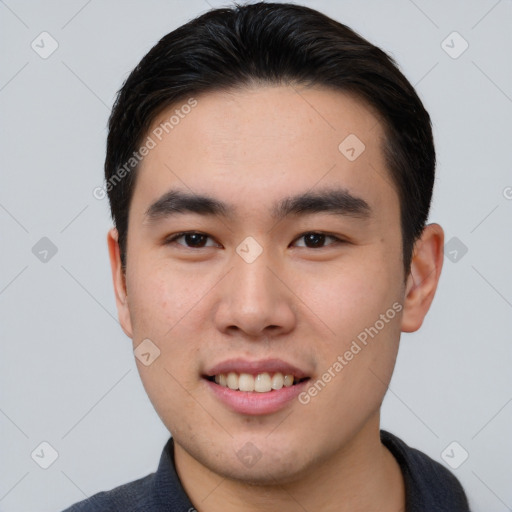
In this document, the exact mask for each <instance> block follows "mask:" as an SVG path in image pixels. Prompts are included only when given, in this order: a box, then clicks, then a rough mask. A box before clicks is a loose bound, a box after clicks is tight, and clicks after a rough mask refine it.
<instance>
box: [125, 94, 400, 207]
mask: <svg viewBox="0 0 512 512" xmlns="http://www.w3.org/2000/svg"><path fill="white" fill-rule="evenodd" d="M190 105H194V106H193V107H190ZM147 136H148V137H151V139H152V140H153V142H154V147H153V148H152V149H151V150H150V151H149V154H147V156H145V158H144V160H143V161H142V163H141V165H140V167H139V169H138V171H137V173H138V176H137V180H136V186H135V191H134V195H133V206H134V208H139V209H141V208H143V206H144V205H147V204H149V203H150V202H153V201H154V200H155V199H156V198H157V197H159V196H160V195H161V194H162V193H164V192H165V191H167V190H169V189H171V188H176V185H178V186H179V187H180V188H182V189H184V190H187V191H188V192H190V193H197V194H201V193H203V194H204V193H208V195H210V196H212V195H213V196H215V197H219V199H222V200H224V202H229V203H238V204H239V206H240V207H242V208H245V209H247V210H249V209H251V208H252V209H253V210H254V209H256V210H257V209H258V205H261V204H262V202H275V200H276V199H277V198H278V197H279V196H281V197H282V195H283V192H284V191H286V192H287V195H289V194H290V193H299V192H304V191H305V190H311V189H314V187H316V186H321V187H322V188H325V187H328V186H329V185H333V186H334V185H336V186H337V187H340V186H341V187H344V188H346V189H348V190H351V191H353V192H354V193H355V194H356V195H358V196H364V195H366V197H368V198H369V200H370V201H373V202H375V203H379V202H382V201H383V200H386V199H387V200H389V199H391V200H394V201H396V200H397V196H396V193H395V190H394V186H393V184H392V181H391V179H390V177H389V173H388V171H387V170H386V167H385V161H384V158H383V154H382V148H381V146H382V140H383V137H384V132H383V127H382V124H381V122H380V121H379V119H378V117H377V115H375V113H374V112H373V110H372V109H371V108H370V107H368V106H367V105H366V104H365V103H364V102H362V101H361V100H359V99H357V98H355V97H354V96H352V95H349V94H346V93H342V92H339V91H334V90H330V89H320V88H304V87H298V86H264V87H263V86H259V87H250V88H244V89H236V90H230V91H215V92H208V93H204V94H201V95H198V96H195V97H194V98H193V99H191V98H185V99H184V100H182V102H178V103H176V104H174V105H173V106H171V107H169V108H168V109H166V110H165V111H163V112H162V113H160V115H159V116H158V117H157V118H156V119H155V120H154V122H153V124H152V126H151V128H150V130H149V131H148V134H147ZM260 210H261V208H260Z"/></svg>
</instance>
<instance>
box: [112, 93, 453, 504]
mask: <svg viewBox="0 0 512 512" xmlns="http://www.w3.org/2000/svg"><path fill="white" fill-rule="evenodd" d="M196 99H197V101H198V104H197V106H196V107H195V108H194V109H193V111H192V112H191V113H190V114H188V115H187V116H186V117H185V118H184V119H182V120H181V121H180V123H179V125H178V126H176V127H175V128H174V129H173V130H172V132H170V133H169V135H168V136H166V137H165V138H164V139H163V140H162V141H161V142H159V144H158V145H157V146H156V147H155V148H154V149H152V150H151V151H150V153H149V154H148V155H147V156H146V157H145V159H144V161H143V162H142V165H141V167H140V169H139V170H138V176H137V181H136V185H135V189H134V194H133V199H132V203H131V206H130V212H129V228H128V249H127V267H126V273H125V274H124V273H123V271H122V268H121V264H120V257H119V247H118V244H117V231H116V230H115V228H113V229H112V230H111V231H110V232H109V234H108V237H107V239H108V246H109V252H110V260H111V267H112V275H113V282H114V288H115V293H116V302H117V308H118V314H119V320H120V323H121V326H122V328H123V330H124V331H125V333H126V334H127V336H129V337H130V338H132V340H133V346H134V347H137V346H138V345H139V343H141V341H142V340H144V339H146V338H149V339H150V340H151V341H152V342H153V343H154V344H155V345H157V346H158V347H159V349H160V351H161V353H160V356H159V357H158V358H157V359H156V360H155V361H154V362H153V363H152V364H151V365H149V366H144V365H142V364H141V363H140V362H139V361H137V364H138V368H139V372H140V375H141V379H142V382H143V384H144V387H145V389H146V391H147V393H148V395H149V398H150V399H151V401H152V403H153V405H154V407H155V409H156V411H157V412H158V414H159V416H160V417H161V419H162V421H163V422H164V424H165V425H166V427H167V428H168V429H169V431H170V432H171V433H172V435H173V437H174V442H175V464H176V467H177V471H178V474H179V477H180V479H181V482H182V484H183V486H184V488H185V490H186V492H187V494H188V495H189V496H190V498H191V500H192V502H193V503H194V505H195V507H196V508H197V510H199V511H201V512H202V511H205V512H215V511H220V510H222V511H223V512H230V511H239V510H246V511H259V510H265V511H280V512H287V511H292V510H293V511H296V510H316V511H323V512H327V511H334V510H336V511H349V510H350V511H352V512H353V511H368V510H381V511H390V512H391V511H393V512H398V511H400V510H404V509H405V494H404V484H403V478H402V475H401V472H400V469H399V466H398V464H397V462H396V461H395V459H394V457H393V456H392V455H391V453H390V452H389V451H388V450H387V449H386V448H385V447H384V446H383V445H382V444H381V443H380V438H379V419H380V415H379V410H380V406H381V403H382V400H383V397H384V394H385V392H386V389H387V385H388V383H389V381H390V379H391V375H392V371H393V368H394V364H395V359H396V355H397V351H398V346H399V340H400V333H401V332H412V331H415V330H417V329H418V328H419V327H420V326H421V324H422V322H423V319H424V317H425V315H426V313H427V311H428V309H429V307H430V304H431V302H432V299H433V297H434V293H435V290H436V287H437V283H438V280H439V276H440V272H441V268H442V261H443V255H442V248H443V237H444V234H443V230H442V228H441V227H440V226H439V225H437V224H430V225H429V226H427V227H426V228H425V230H424V232H423V235H422V237H421V239H419V240H418V242H417V243H416V246H415V251H414V255H413V260H412V265H411V272H410V274H409V275H408V276H405V275H404V268H403V261H402V244H401V231H400V214H399V199H398V195H397V192H396V190H395V187H394V186H393V184H392V180H391V178H390V175H389V173H388V171H387V169H386V166H385V162H384V157H383V153H382V150H381V141H382V139H383V128H382V125H381V123H380V122H379V120H378V118H377V116H376V115H375V114H374V113H373V111H372V110H371V109H370V108H369V107H367V106H365V104H364V103H362V102H360V101H359V100H357V99H355V98H354V97H351V96H350V95H347V94H343V93H340V92H339V91H331V90H326V89H320V88H309V89H304V88H298V87H291V86H257V87H256V86H255V87H252V88H245V89H238V90H235V91H230V92H226V91H224V92H215V93H206V94H203V95H200V96H197V97H196ZM175 108H176V106H173V107H172V108H170V109H169V110H168V111H166V112H164V113H163V114H162V115H161V116H159V117H158V118H157V119H156V120H155V122H154V124H153V128H154V127H156V126H158V124H159V123H160V122H161V121H163V120H165V119H167V118H168V117H169V115H170V114H172V112H173V111H174V109H175ZM351 133H352V134H356V135H357V137H358V138H359V139H360V140H361V141H363V142H364V144H365V146H366V147H365V150H364V151H363V153H362V154H361V155H360V156H359V157H358V158H357V159H356V160H355V161H353V162H351V161H349V160H348V159H347V158H346V157H345V156H344V155H343V154H342V153H341V152H340V151H339V150H338V145H339V144H340V142H341V141H343V140H344V139H345V137H347V135H349V134H351ZM340 186H341V187H343V188H344V189H346V190H348V191H350V193H351V194H353V195H355V196H357V197H360V198H363V199H364V200H365V201H366V202H367V203H368V204H369V206H370V207H371V211H372V213H371V216H370V217H369V218H367V219H361V218H355V217H351V216H339V215H338V216H336V215H332V214H326V213H315V214H310V215H307V216H297V215H295V216H290V217H289V218H286V219H283V220H281V221H280V222H278V223H276V221H275V220H274V219H273V218H272V217H271V214H270V212H271V207H272V205H273V204H274V202H276V201H278V200H280V199H282V198H284V197H287V196H289V195H291V194H297V193H302V192H307V191H310V190H312V191H315V190H319V189H323V188H330V187H340ZM171 188H173V189H176V188H178V189H180V190H184V191H186V192H193V193H198V194H208V195H210V196H213V197H215V198H218V199H220V200H222V201H225V202H227V203H229V204H230V205H232V206H233V208H234V210H235V214H234V216H233V217H232V218H230V219H224V218H216V217H204V216H201V215H197V214H189V213H185V214H180V215H176V216H173V217H169V218H166V219H162V220H160V221H158V222H156V223H155V222H153V223H152V222H148V221H147V219H146V218H145V212H146V210H147V209H148V207H149V206H150V205H151V204H152V203H153V202H154V201H156V200H157V199H158V198H159V197H160V196H161V195H162V194H163V193H164V192H166V191H168V190H169V189H171ZM188 230H190V231H199V232H201V233H205V234H207V235H208V236H209V237H210V238H208V239H207V240H208V242H207V245H206V246H205V247H201V248H194V247H192V248H191V247H187V243H188V244H189V245H190V240H188V241H187V240H185V239H184V238H181V239H179V240H178V241H175V242H174V243H173V244H170V245H169V244H168V245H166V244H165V243H164V241H165V239H166V238H167V237H169V235H172V234H174V233H179V232H181V231H188ZM308 232H324V233H328V234H329V235H335V236H337V237H339V238H340V239H343V240H345V242H343V243H334V240H333V239H330V238H326V240H325V245H324V246H323V247H320V248H315V247H307V246H306V242H305V239H304V238H302V237H301V236H302V235H304V234H305V233H308ZM248 236H252V237H253V238H254V239H255V240H256V241H257V242H258V243H259V244H260V246H261V247H262V248H263V252H262V253H261V255H260V256H259V257H258V258H257V259H256V260H255V261H254V262H252V263H250V264H249V263H247V262H246V261H244V259H242V258H241V257H240V256H239V255H238V254H237V252H236V248H237V246H238V245H239V244H240V243H241V242H242V240H244V239H245V238H246V237H248ZM180 244H181V245H180ZM394 303H398V304H400V305H402V306H403V309H402V310H401V312H400V313H399V314H397V315H396V316H395V317H394V318H393V319H392V320H389V322H388V323H386V325H385V327H384V328H383V329H381V330H380V331H379V333H378V335H377V336H375V338H373V340H371V342H370V343H368V345H367V346H365V347H364V349H363V350H361V352H360V353H358V354H357V356H355V357H354V358H353V359H352V360H351V361H350V362H349V363H348V364H347V365H346V366H345V367H344V368H343V370H342V371H341V372H339V373H338V374H337V375H336V377H335V378H333V379H332V380H331V382H330V383H329V384H328V385H327V386H325V388H324V389H322V391H321V392H320V393H318V395H317V396H315V397H314V399H312V400H311V401H310V402H309V403H308V404H307V405H303V404H301V403H299V401H298V400H294V401H292V402H291V403H290V404H288V405H287V406H286V407H285V408H284V409H282V410H280V411H278V412H275V413H272V414H268V415H263V416H250V415H243V414H239V413H236V412H233V411H232V410H231V409H228V408H227V407H226V406H225V405H224V404H222V403H221V402H219V400H218V399H217V398H216V396H214V395H213V393H211V391H210V390H209V388H208V386H207V385H206V383H205V381H204V379H202V378H201V374H202V373H203V372H204V371H205V369H207V368H208V367H211V366H212V365H213V364H216V363H219V362H221V361H224V360H226V359H230V358H232V357H243V358H247V359H251V360H254V359H264V358H268V357H276V358H281V359H283V360H285V361H289V362H290V363H292V364H294V365H295V366H298V367H300V368H301V369H303V370H305V371H306V372H307V373H308V375H310V376H311V378H312V381H316V380H317V379H318V378H320V377H321V376H322V374H323V373H324V372H325V371H327V369H328V368H329V367H332V365H333V363H334V362H335V361H336V360H337V357H338V355H340V354H344V352H345V351H346V350H347V349H348V348H349V347H350V345H351V343H352V341H353V340H354V339H356V337H357V335H358V334H359V333H361V332H362V331H363V330H364V329H365V328H367V327H369V326H373V325H374V324H375V322H376V321H377V320H378V319H379V317H380V315H381V314H384V313H385V312H386V311H387V310H388V309H389V308H391V307H392V305H393V304H394ZM247 442H251V443H252V444H253V445H255V446H256V447H257V449H258V450H259V452H260V453H261V459H260V460H259V461H258V462H257V463H256V464H255V465H253V466H252V467H246V466H245V465H244V464H242V463H241V461H240V459H239V458H238V457H237V451H238V450H240V449H241V448H242V447H243V446H244V445H245V444H246V443H247Z"/></svg>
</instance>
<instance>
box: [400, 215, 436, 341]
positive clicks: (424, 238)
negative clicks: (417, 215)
mask: <svg viewBox="0 0 512 512" xmlns="http://www.w3.org/2000/svg"><path fill="white" fill-rule="evenodd" d="M443 247H444V231H443V228H442V227H441V226H440V225H439V224H429V225H428V226H426V227H425V229H424V230H423V233H422V235H421V237H420V238H419V239H418V240H417V242H416V244H415V246H414V252H413V257H412V261H411V271H410V273H409V276H408V278H407V283H406V288H405V296H404V312H403V315H402V331H403V332H414V331H417V330H418V329H419V328H420V327H421V324H422V323H423V320H424V319H425V316H426V314H427V312H428V310H429V308H430V305H431V304H432V300H433V299H434V295H435V292H436V289H437V285H438V282H439V277H440V276H441V269H442V267H443Z"/></svg>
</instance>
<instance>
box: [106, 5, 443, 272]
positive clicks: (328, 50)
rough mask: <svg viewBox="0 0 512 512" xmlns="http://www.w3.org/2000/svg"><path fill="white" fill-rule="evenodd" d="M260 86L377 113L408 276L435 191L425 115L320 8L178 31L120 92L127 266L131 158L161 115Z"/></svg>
mask: <svg viewBox="0 0 512 512" xmlns="http://www.w3.org/2000/svg"><path fill="white" fill-rule="evenodd" d="M259 84H261V85H292V84H297V85H305V86H307V87H309V86H318V87H324V88H325V87H327V88H330V89H334V90H338V91H342V92H346V93H350V94H353V95H354V96H356V97H358V98H359V99H361V100H363V101H364V102H365V103H366V104H367V105H369V106H371V107H373V110H374V111H375V112H376V113H377V115H378V116H379V119H380V120H381V122H382V124H383V128H384V133H385V140H384V141H383V142H382V150H383V154H384V156H385V159H386V164H387V167H388V171H389V174H390V177H391V181H392V182H393V183H394V185H395V186H396V190H397V192H398V196H399V199H400V215H401V231H402V246H403V262H404V269H405V273H406V276H407V275H408V273H409V271H410V263H411V258H412V253H413V249H414V243H415V241H416V240H417V239H418V237H419V236H420V235H421V233H422V231H423V229H424V227H425V223H426V221H427V217H428V212H429V209H430V203H431V198H432V190H433V185H434V173H435V160H436V157H435V149H434V141H433V136H432V127H431V121H430V117H429V114H428V112H427V111H426V110H425V108H424V106H423V104H422V102H421V100H420V99H419V97H418V95H417V93H416V91H415V90H414V87H413V86H412V85H411V84H410V83H409V81H408V80H407V79H406V78H405V76H404V75H403V74H402V73H401V72H400V70H399V69H398V67H397V65H396V63H395V61H394V60H393V58H391V57H390V56H389V55H387V54H386V53H385V52H383V51H382V50H381V49H380V48H378V47H376V46H374V45H373V44H371V43H370V42H369V41H367V40H365V39H364V38H362V37H361V36H359V35H358V34H356V33H355V32H354V31H353V30H352V29H350V28H349V27H347V26H345V25H343V24H341V23H339V22H337V21H335V20H333V19H331V18H329V17H328V16H326V15H324V14H322V13H320V12H318V11H316V10H314V9H311V8H309V7H305V6H301V5H297V4H291V3H266V2H258V3H254V4H245V5H240V4H237V3H235V4H234V5H233V6H232V7H230V8H221V9H213V10H210V11H208V12H206V13H205V14H203V15H201V16H199V17H197V18H195V19H193V20H191V21H189V22H188V23H186V24H184V25H182V26H180V27H179V28H177V29H176V30H173V31H172V32H170V33H169V34H167V35H166V36H164V37H163V38H162V39H161V40H160V41H159V42H158V43H157V44H156V45H155V46H154V47H153V48H152V49H151V50H150V51H149V52H148V53H147V54H146V55H145V56H144V58H143V59H142V60H141V61H140V63H139V64H138V65H137V66H136V68H135V69H134V70H133V71H132V72H131V74H130V75H129V76H128V78H127V79H126V81H125V82H124V84H123V86H122V88H121V89H120V90H119V92H118V94H117V98H116V101H115V104H114V107H113V110H112V113H111V115H110V118H109V132H108V138H107V152H106V159H105V179H106V183H107V192H108V197H109V201H110V208H111V213H112V219H113V221H114V224H115V226H116V228H117V230H118V232H119V247H120V253H121V262H122V266H123V269H125V266H126V249H127V230H128V217H129V216H128V213H129V207H130V202H131V198H132V195H133V190H134V185H135V181H136V176H137V172H136V171H137V167H138V165H137V163H138V160H137V159H134V158H133V156H134V154H135V152H137V150H138V148H139V147H140V146H141V144H142V141H143V140H144V138H145V137H146V136H147V133H148V130H149V128H150V126H151V124H152V122H153V121H154V120H155V117H156V116H157V115H159V113H161V112H162V111H163V110H164V109H166V108H168V107H170V106H171V105H173V104H175V103H177V102H179V101H183V100H185V99H186V98H189V99H190V97H191V96H192V95H198V94H200V93H204V92H213V91H221V90H229V89H236V88H243V87H244V86H250V85H259ZM340 142H341V141H340ZM127 162H131V164H130V166H131V167H132V168H128V167H127ZM123 169H124V172H120V171H122V170H123ZM120 176H121V177H122V179H120V178H119V177H120Z"/></svg>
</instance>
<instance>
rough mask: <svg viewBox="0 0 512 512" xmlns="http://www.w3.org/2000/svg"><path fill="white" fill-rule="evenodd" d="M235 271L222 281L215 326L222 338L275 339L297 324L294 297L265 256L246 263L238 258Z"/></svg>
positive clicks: (283, 277)
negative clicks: (243, 335)
mask: <svg viewBox="0 0 512 512" xmlns="http://www.w3.org/2000/svg"><path fill="white" fill-rule="evenodd" d="M233 260H234V261H233V263H234V268H232V270H231V271H230V272H229V273H228V274H227V276H226V277H225V279H223V280H222V282H221V286H220V288H219V290H218V293H219V294H220V296H219V304H218V307H217V309H216V312H215V324H216V326H217V328H218V329H219V330H220V331H221V332H223V333H225V334H235V333H237V332H238V333H243V334H245V335H246V336H247V337H251V338H259V339H262V338H266V337H268V336H272V337H275V336H278V335H280V334H285V333H288V332H290V331H291V330H293V328H294V326H295V324H296V308H294V302H293V301H294V295H293V293H292V291H291V290H290V289H289V288H288V287H287V285H286V278H285V276H284V275H282V274H283V272H282V271H281V272H280V271H279V270H278V267H276V265H275V264H274V265H273V264H272V262H270V261H269V259H268V258H267V257H266V255H265V251H263V253H262V254H261V255H260V256H259V257H258V258H257V259H256V260H255V261H253V262H251V263H248V262H246V261H244V259H242V258H241V257H239V256H238V255H234V258H233Z"/></svg>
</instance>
